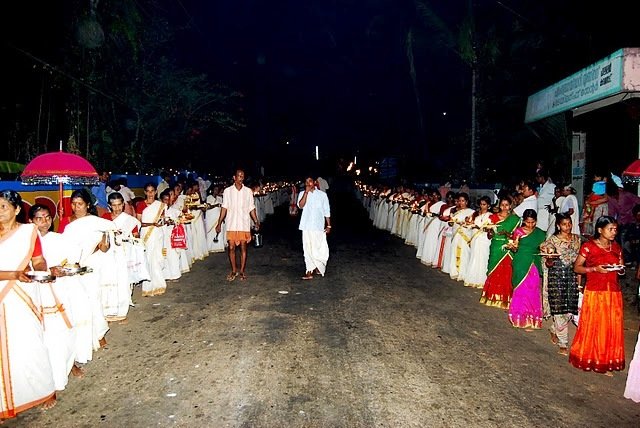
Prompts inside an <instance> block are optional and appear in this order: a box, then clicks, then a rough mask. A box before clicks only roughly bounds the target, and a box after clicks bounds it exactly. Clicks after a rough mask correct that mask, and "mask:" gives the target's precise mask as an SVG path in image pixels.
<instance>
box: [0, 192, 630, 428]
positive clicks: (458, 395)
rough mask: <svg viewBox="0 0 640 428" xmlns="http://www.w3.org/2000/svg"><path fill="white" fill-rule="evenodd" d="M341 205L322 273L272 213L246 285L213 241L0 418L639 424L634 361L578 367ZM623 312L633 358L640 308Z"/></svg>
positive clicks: (64, 423)
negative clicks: (46, 392)
mask: <svg viewBox="0 0 640 428" xmlns="http://www.w3.org/2000/svg"><path fill="white" fill-rule="evenodd" d="M332 203H333V210H334V216H333V217H334V218H333V221H332V224H333V225H334V227H333V232H334V233H333V235H332V236H331V237H330V246H331V250H332V254H331V259H330V265H329V269H328V274H327V276H326V277H325V278H317V279H314V280H313V281H301V280H300V279H299V278H300V275H301V274H302V273H303V271H304V264H303V260H302V250H301V244H300V237H299V234H298V232H297V230H296V226H297V223H296V221H295V220H293V219H290V218H289V217H288V215H286V213H285V212H284V211H282V212H277V213H276V215H275V216H273V218H270V219H268V220H267V222H266V224H265V229H264V236H265V246H264V248H261V249H251V250H252V251H251V253H250V259H249V270H248V275H249V279H248V280H247V281H246V282H245V283H242V282H240V281H236V282H233V283H231V284H229V283H227V282H225V281H224V277H225V275H226V273H227V269H228V268H227V262H226V258H225V255H223V254H214V255H211V256H210V257H209V258H207V259H206V260H205V261H203V262H199V263H197V264H196V265H195V267H194V269H193V271H192V272H191V273H189V274H188V275H186V276H185V277H183V279H181V280H180V281H179V282H178V283H172V284H170V285H169V290H168V292H167V294H166V295H164V296H160V297H152V298H144V299H143V298H142V297H140V293H139V290H136V291H135V292H134V300H135V301H136V304H137V306H136V307H135V308H133V309H132V311H131V312H130V321H129V324H128V325H114V326H113V327H112V331H111V332H110V333H109V334H108V336H107V338H108V340H109V347H108V348H107V349H105V350H102V351H99V352H98V353H97V354H96V356H95V359H94V361H93V362H91V363H90V364H89V365H88V366H87V373H86V376H85V378H84V379H71V381H70V384H69V386H68V387H67V390H66V391H63V392H62V393H60V394H59V402H58V405H57V406H56V407H55V408H53V409H51V410H49V411H46V412H43V411H41V410H39V409H34V410H31V411H28V412H26V413H25V414H23V415H21V416H20V417H19V418H18V419H17V420H15V421H12V422H9V423H5V426H34V427H35V426H58V427H72V426H73V427H84V426H87V427H90V426H104V427H128V426H132V427H133V426H135V427H156V426H189V427H226V426H229V427H547V426H554V427H587V426H588V427H612V426H615V427H631V426H638V425H639V422H638V421H639V419H638V418H639V417H640V405H636V404H634V403H632V402H631V401H628V400H625V399H623V398H622V392H623V389H624V382H625V379H626V371H625V372H622V373H616V374H615V375H614V376H613V377H606V376H603V375H598V374H594V373H586V372H582V371H579V370H577V369H574V368H573V367H572V366H570V365H569V363H568V362H567V358H566V357H563V356H561V355H559V354H557V353H556V351H555V349H554V347H553V346H551V344H550V342H549V340H548V335H547V333H546V332H544V331H538V332H532V333H526V332H524V331H521V330H517V329H513V328H512V327H510V325H509V323H508V321H507V316H506V314H505V312H503V311H501V310H499V309H496V308H488V307H485V306H483V305H480V304H479V303H478V298H479V291H477V290H471V289H468V288H465V287H463V286H462V285H460V284H459V283H456V282H453V281H451V280H450V279H448V277H446V276H445V275H443V274H441V273H439V272H436V271H434V270H432V269H431V268H426V267H424V266H422V265H421V264H420V263H419V261H418V260H416V259H415V258H414V254H415V251H414V250H413V249H412V248H410V247H408V246H405V245H404V244H402V243H401V242H400V240H399V239H397V238H394V237H391V236H390V235H389V234H388V233H386V232H381V231H377V230H374V229H373V228H372V227H371V226H370V225H369V223H368V221H367V220H366V216H365V214H364V211H363V210H362V209H361V208H360V207H359V206H358V205H357V202H356V201H355V199H353V198H350V197H348V196H346V195H338V197H336V198H333V200H332ZM281 291H286V292H288V294H281V293H280V292H281ZM627 314H628V316H627V318H628V320H627V325H628V327H629V330H628V331H627V332H626V333H627V357H628V360H630V358H631V353H632V352H633V346H634V344H635V331H634V329H635V328H636V327H637V325H638V319H637V317H636V316H635V313H634V312H633V311H632V310H631V309H629V310H627ZM636 331H637V330H636ZM572 333H573V332H572Z"/></svg>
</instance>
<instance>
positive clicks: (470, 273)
mask: <svg viewBox="0 0 640 428" xmlns="http://www.w3.org/2000/svg"><path fill="white" fill-rule="evenodd" d="M478 205H479V211H478V212H477V215H476V216H475V218H474V219H473V229H472V230H473V235H472V237H471V245H470V247H471V250H470V253H469V262H468V263H465V265H466V268H465V271H463V272H462V276H459V277H458V279H461V280H463V281H464V285H465V286H466V287H475V288H483V287H484V283H485V281H486V280H487V265H488V263H489V247H490V246H491V240H490V239H489V237H488V236H487V226H489V225H491V211H490V210H489V208H490V207H491V200H490V199H489V197H488V196H483V197H481V198H480V202H479V203H478Z"/></svg>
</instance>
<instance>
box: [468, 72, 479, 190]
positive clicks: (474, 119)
mask: <svg viewBox="0 0 640 428" xmlns="http://www.w3.org/2000/svg"><path fill="white" fill-rule="evenodd" d="M477 88H478V67H477V64H476V62H475V61H474V62H473V63H472V64H471V157H470V161H471V162H470V168H471V176H470V179H471V181H475V179H476V147H477V144H478V141H477V138H478V113H477V106H476V104H477V102H478V96H477V93H476V91H477Z"/></svg>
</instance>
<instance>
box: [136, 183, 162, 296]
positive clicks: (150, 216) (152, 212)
mask: <svg viewBox="0 0 640 428" xmlns="http://www.w3.org/2000/svg"><path fill="white" fill-rule="evenodd" d="M150 186H152V187H153V190H154V192H155V185H152V184H147V185H146V186H145V189H147V188H149V187H150ZM154 198H155V194H154ZM165 208H166V207H165V205H164V204H163V203H162V202H160V201H157V200H155V201H154V202H153V203H151V204H150V205H147V207H146V208H145V209H144V210H143V211H142V215H141V216H140V218H141V219H142V229H141V230H140V237H141V238H142V241H143V242H144V244H145V246H146V248H147V266H148V267H149V275H150V277H151V278H150V280H149V281H142V296H143V297H148V296H159V295H161V294H164V293H165V291H166V290H167V282H166V281H165V279H164V274H163V272H162V271H163V266H164V263H165V260H164V256H163V254H162V249H163V248H164V231H163V228H162V219H163V217H164V210H165Z"/></svg>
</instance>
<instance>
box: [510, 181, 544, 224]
mask: <svg viewBox="0 0 640 428" xmlns="http://www.w3.org/2000/svg"><path fill="white" fill-rule="evenodd" d="M522 196H524V200H523V201H522V202H521V203H520V205H518V206H517V207H515V208H514V209H513V212H514V213H515V214H516V215H517V216H518V217H520V218H522V214H523V213H524V210H527V209H529V208H530V209H532V210H534V211H535V212H538V200H537V198H536V187H535V185H534V184H533V183H532V182H531V181H525V182H524V184H523V185H522Z"/></svg>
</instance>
